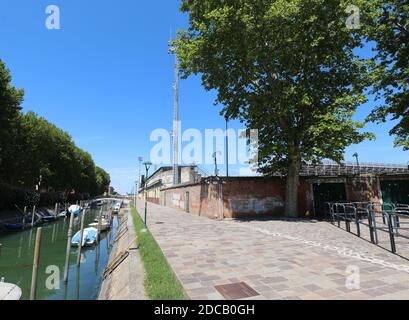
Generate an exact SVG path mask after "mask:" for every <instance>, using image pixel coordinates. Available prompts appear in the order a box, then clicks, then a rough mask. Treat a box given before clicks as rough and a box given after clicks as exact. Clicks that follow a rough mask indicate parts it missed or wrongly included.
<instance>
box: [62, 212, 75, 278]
mask: <svg viewBox="0 0 409 320" xmlns="http://www.w3.org/2000/svg"><path fill="white" fill-rule="evenodd" d="M73 222H74V215H73V214H71V216H70V225H69V227H68V235H67V249H66V252H65V266H64V282H65V283H67V282H68V270H69V266H70V253H71V239H72V224H73Z"/></svg>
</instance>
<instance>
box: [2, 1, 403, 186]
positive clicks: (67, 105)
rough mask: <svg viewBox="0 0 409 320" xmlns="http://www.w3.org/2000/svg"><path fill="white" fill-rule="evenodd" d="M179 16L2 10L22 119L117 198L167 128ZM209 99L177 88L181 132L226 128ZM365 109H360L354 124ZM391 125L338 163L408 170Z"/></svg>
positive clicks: (173, 7)
mask: <svg viewBox="0 0 409 320" xmlns="http://www.w3.org/2000/svg"><path fill="white" fill-rule="evenodd" d="M48 5H58V6H59V8H60V10H61V30H48V29H47V28H46V27H45V20H46V17H47V15H46V13H45V9H46V7H47V6H48ZM178 7H179V1H177V0H159V1H135V0H121V1H114V0H87V1H80V0H64V1H62V0H60V1H58V0H52V1H51V0H49V1H46V0H1V2H0V39H1V41H0V59H2V60H3V61H5V63H6V64H7V66H8V68H9V69H10V70H11V72H12V76H13V84H14V85H15V86H16V87H19V88H24V89H25V101H24V110H25V111H27V110H33V111H35V112H36V113H38V114H39V115H41V116H44V117H46V118H47V119H48V120H49V121H51V122H53V123H54V124H56V125H57V126H58V127H60V128H62V129H64V130H65V131H67V132H69V133H70V135H71V136H72V137H73V139H74V141H75V142H76V143H77V145H78V146H80V147H82V148H83V149H85V150H86V151H88V152H90V153H91V154H92V156H93V158H94V160H95V162H96V163H97V165H99V166H101V167H103V168H104V169H106V170H107V171H108V172H109V173H110V174H111V177H112V180H113V186H114V187H115V188H116V189H118V190H119V191H120V192H127V191H130V190H131V188H132V184H133V181H135V179H136V177H137V171H138V169H137V168H138V166H137V157H138V156H139V155H141V156H143V157H144V158H145V159H147V158H148V157H149V154H150V149H151V148H152V146H153V145H154V143H151V142H150V141H149V138H150V134H151V132H152V131H153V130H155V129H157V128H165V129H169V130H171V128H172V112H173V90H172V83H173V81H174V72H173V63H174V58H173V57H172V56H169V55H168V53H167V41H168V40H169V38H170V35H171V32H173V34H174V31H175V29H176V28H186V26H187V21H188V20H187V16H186V15H183V14H181V13H179V11H178ZM214 98H215V94H214V93H209V92H205V91H204V89H203V88H202V87H201V84H200V79H198V78H190V79H188V80H184V81H182V82H181V84H180V108H181V110H180V112H181V120H182V126H183V128H184V129H188V128H197V129H199V130H203V131H204V129H206V128H209V129H212V128H224V121H223V119H222V118H221V117H220V116H219V110H220V109H219V107H215V106H213V101H214ZM372 105H373V102H370V103H368V104H366V105H365V106H362V107H361V108H360V109H359V111H358V113H357V115H356V119H363V118H364V117H365V116H366V115H367V114H368V112H369V111H370V109H371V107H372ZM391 126H392V124H391V123H388V124H384V125H373V124H371V125H368V126H367V130H369V131H372V132H374V133H376V135H377V140H376V141H370V142H364V143H362V144H360V145H357V146H351V147H350V148H348V150H347V152H346V155H345V158H346V160H352V154H353V153H354V152H358V153H359V155H360V160H361V161H367V162H387V163H406V162H407V160H408V159H407V153H406V152H403V151H402V150H400V149H396V148H393V138H392V137H390V136H389V135H388V134H387V132H388V130H389V129H390V128H391ZM233 127H235V128H238V127H239V124H237V123H235V124H233ZM207 170H208V171H210V170H211V167H208V168H207ZM232 170H233V173H234V168H233V169H232ZM223 171H224V168H222V172H223Z"/></svg>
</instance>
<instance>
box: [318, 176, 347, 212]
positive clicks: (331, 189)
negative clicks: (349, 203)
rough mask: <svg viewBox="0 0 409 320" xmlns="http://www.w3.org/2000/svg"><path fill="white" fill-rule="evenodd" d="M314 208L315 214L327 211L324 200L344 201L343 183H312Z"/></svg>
mask: <svg viewBox="0 0 409 320" xmlns="http://www.w3.org/2000/svg"><path fill="white" fill-rule="evenodd" d="M313 189H314V208H315V214H316V215H317V216H324V215H325V214H326V213H327V208H326V206H325V203H326V202H345V201H346V200H347V195H346V191H345V183H320V184H314V185H313Z"/></svg>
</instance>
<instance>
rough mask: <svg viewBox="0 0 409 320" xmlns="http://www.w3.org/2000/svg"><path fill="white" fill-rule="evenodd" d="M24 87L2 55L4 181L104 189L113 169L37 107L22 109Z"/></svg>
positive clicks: (0, 176) (0, 158)
mask: <svg viewBox="0 0 409 320" xmlns="http://www.w3.org/2000/svg"><path fill="white" fill-rule="evenodd" d="M22 101H23V91H22V90H17V89H15V88H14V87H13V86H12V84H11V76H10V72H9V70H7V69H6V67H5V65H4V63H3V62H2V61H1V60H0V124H1V125H0V130H1V135H0V182H2V183H7V184H10V185H12V186H16V187H23V188H27V189H34V188H35V186H36V185H37V184H38V183H39V180H40V176H41V181H42V183H41V187H42V189H44V188H45V189H47V190H53V191H64V192H67V193H68V192H72V191H75V192H76V193H89V194H92V195H98V194H103V193H104V192H105V191H107V190H108V187H109V184H110V177H109V174H108V173H106V172H105V171H104V170H103V169H101V168H99V167H96V166H95V163H94V160H93V159H92V157H91V155H90V154H89V153H87V152H85V151H84V150H82V149H80V148H78V147H77V146H76V145H75V143H74V141H73V140H72V138H71V137H70V135H69V134H68V133H66V132H64V131H63V130H61V129H59V128H57V127H56V126H55V125H53V124H52V123H50V122H49V121H47V120H46V119H45V118H43V117H39V116H38V115H36V114H35V113H34V112H31V111H30V112H27V113H23V112H21V103H22Z"/></svg>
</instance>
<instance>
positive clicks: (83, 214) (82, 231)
mask: <svg viewBox="0 0 409 320" xmlns="http://www.w3.org/2000/svg"><path fill="white" fill-rule="evenodd" d="M84 219H85V209H84V211H83V212H82V213H81V232H80V240H79V242H78V256H77V266H79V265H80V263H81V249H82V238H83V237H84Z"/></svg>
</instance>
